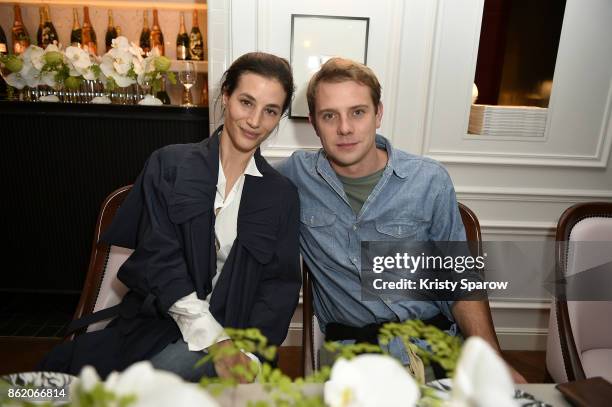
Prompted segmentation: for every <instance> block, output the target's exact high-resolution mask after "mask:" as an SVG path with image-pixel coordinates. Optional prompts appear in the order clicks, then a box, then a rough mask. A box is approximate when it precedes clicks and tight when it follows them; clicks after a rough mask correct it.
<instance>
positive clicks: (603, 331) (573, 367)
mask: <svg viewBox="0 0 612 407" xmlns="http://www.w3.org/2000/svg"><path fill="white" fill-rule="evenodd" d="M556 240H557V242H568V244H557V249H556V268H557V274H558V275H559V276H572V275H576V274H578V273H580V272H582V271H584V270H587V269H589V268H591V267H594V266H597V265H600V264H603V263H606V262H609V261H610V260H609V258H610V253H609V251H606V250H601V248H600V247H599V248H598V246H597V245H590V244H580V243H578V242H587V241H612V203H609V202H608V203H607V202H587V203H580V204H577V205H574V206H572V207H570V208H568V209H567V210H565V212H563V214H562V215H561V217H560V218H559V222H558V224H557V233H556ZM610 272H612V267H611V268H610ZM610 313H612V301H571V298H570V301H566V300H564V299H555V301H554V302H553V304H552V306H551V311H550V321H549V332H548V343H547V347H546V365H547V369H548V371H549V373H550V375H551V376H552V377H553V379H554V380H555V381H556V382H565V381H572V380H580V379H584V378H586V377H587V376H588V375H587V374H586V373H585V369H584V366H583V363H582V353H583V352H584V351H587V350H590V349H602V348H608V349H610V348H612V327H611V325H610V322H609V319H610Z"/></svg>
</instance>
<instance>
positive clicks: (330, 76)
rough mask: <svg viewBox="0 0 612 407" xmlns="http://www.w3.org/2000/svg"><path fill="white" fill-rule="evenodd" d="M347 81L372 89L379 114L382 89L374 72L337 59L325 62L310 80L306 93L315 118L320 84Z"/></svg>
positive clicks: (372, 95)
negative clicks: (316, 98) (316, 97)
mask: <svg viewBox="0 0 612 407" xmlns="http://www.w3.org/2000/svg"><path fill="white" fill-rule="evenodd" d="M346 81H355V82H357V83H359V84H361V85H364V86H367V87H368V88H370V96H371V97H372V103H374V109H375V111H376V112H378V105H379V104H380V94H381V87H380V83H379V82H378V78H376V75H375V74H374V72H373V71H372V70H371V69H370V68H368V67H367V66H365V65H364V64H361V63H359V62H355V61H352V60H350V59H345V58H338V57H335V58H331V59H329V60H328V61H327V62H325V63H324V64H323V65H322V66H321V69H320V70H319V71H318V72H317V73H315V74H314V75H313V76H312V78H310V82H309V83H308V90H307V91H306V100H307V101H308V110H309V112H310V115H311V116H314V114H315V96H316V94H317V87H318V86H319V83H321V82H331V83H339V82H346Z"/></svg>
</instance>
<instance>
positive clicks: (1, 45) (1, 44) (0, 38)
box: [0, 25, 8, 55]
mask: <svg viewBox="0 0 612 407" xmlns="http://www.w3.org/2000/svg"><path fill="white" fill-rule="evenodd" d="M6 54H8V46H7V42H6V34H4V30H3V29H2V26H1V25H0V55H6Z"/></svg>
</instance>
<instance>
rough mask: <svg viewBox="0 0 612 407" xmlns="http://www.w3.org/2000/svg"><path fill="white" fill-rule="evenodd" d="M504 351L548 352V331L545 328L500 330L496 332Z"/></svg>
mask: <svg viewBox="0 0 612 407" xmlns="http://www.w3.org/2000/svg"><path fill="white" fill-rule="evenodd" d="M495 333H496V334H497V340H498V341H499V347H500V348H501V349H502V350H529V351H543V350H546V341H547V339H548V329H545V328H498V329H496V330H495Z"/></svg>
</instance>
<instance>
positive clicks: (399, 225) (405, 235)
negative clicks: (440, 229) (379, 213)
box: [376, 218, 427, 240]
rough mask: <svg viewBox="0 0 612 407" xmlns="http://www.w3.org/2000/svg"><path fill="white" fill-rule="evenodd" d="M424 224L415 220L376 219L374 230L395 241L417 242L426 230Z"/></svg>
mask: <svg viewBox="0 0 612 407" xmlns="http://www.w3.org/2000/svg"><path fill="white" fill-rule="evenodd" d="M426 226H427V225H426V222H423V221H418V220H415V219H404V218H399V219H378V220H377V221H376V230H377V231H378V232H379V233H382V234H384V235H387V236H390V237H393V238H396V239H413V240H418V239H419V236H423V233H422V232H423V231H424V230H426Z"/></svg>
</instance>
